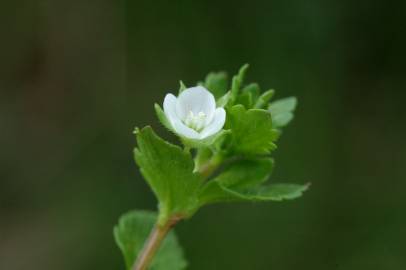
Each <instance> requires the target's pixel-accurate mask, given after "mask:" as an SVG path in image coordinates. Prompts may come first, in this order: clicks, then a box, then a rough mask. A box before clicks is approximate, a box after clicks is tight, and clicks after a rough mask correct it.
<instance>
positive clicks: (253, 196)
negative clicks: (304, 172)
mask: <svg viewBox="0 0 406 270" xmlns="http://www.w3.org/2000/svg"><path fill="white" fill-rule="evenodd" d="M308 187H309V185H308V184H305V185H298V184H271V185H268V186H259V187H254V188H247V189H238V188H233V187H227V186H225V185H224V184H222V183H220V182H218V181H210V182H209V183H208V184H207V185H206V186H205V189H204V190H203V192H202V194H201V195H200V197H199V198H200V204H201V205H205V204H210V203H217V202H238V201H282V200H292V199H296V198H298V197H300V196H301V195H302V194H303V192H304V191H306V190H307V189H308Z"/></svg>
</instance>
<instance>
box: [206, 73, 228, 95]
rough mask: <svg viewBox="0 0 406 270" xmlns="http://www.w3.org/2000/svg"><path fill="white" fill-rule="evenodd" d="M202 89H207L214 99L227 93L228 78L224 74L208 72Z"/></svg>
mask: <svg viewBox="0 0 406 270" xmlns="http://www.w3.org/2000/svg"><path fill="white" fill-rule="evenodd" d="M204 87H206V89H208V90H209V91H210V92H211V93H212V94H213V95H214V97H215V98H216V99H218V98H220V97H221V96H223V95H224V94H225V93H226V92H227V90H228V89H227V88H228V77H227V73H225V72H210V73H209V74H208V75H207V76H206V79H205V81H204Z"/></svg>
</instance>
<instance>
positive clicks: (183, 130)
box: [172, 119, 200, 139]
mask: <svg viewBox="0 0 406 270" xmlns="http://www.w3.org/2000/svg"><path fill="white" fill-rule="evenodd" d="M172 126H173V128H174V129H175V131H176V133H178V134H179V135H181V136H183V137H186V138H189V139H199V137H200V135H199V133H197V131H195V130H194V129H191V128H190V127H187V126H186V125H185V124H183V123H182V122H181V121H180V120H179V119H177V120H176V121H175V122H174V123H172Z"/></svg>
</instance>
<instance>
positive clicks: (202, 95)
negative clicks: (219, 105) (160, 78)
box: [176, 86, 216, 124]
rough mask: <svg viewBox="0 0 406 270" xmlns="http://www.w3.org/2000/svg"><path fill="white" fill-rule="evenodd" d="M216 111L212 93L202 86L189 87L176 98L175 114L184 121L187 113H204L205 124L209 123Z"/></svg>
mask: <svg viewBox="0 0 406 270" xmlns="http://www.w3.org/2000/svg"><path fill="white" fill-rule="evenodd" d="M215 110H216V100H215V99H214V96H213V94H212V93H210V92H209V91H208V90H207V89H206V88H204V87H202V86H196V87H191V88H188V89H186V90H184V91H183V92H182V93H181V94H180V95H179V97H178V100H177V103H176V113H177V115H178V116H179V118H180V119H182V120H185V119H186V117H187V115H188V113H189V112H190V111H192V112H193V113H194V114H196V115H197V114H198V113H200V112H204V113H205V114H206V116H207V118H206V124H208V123H210V122H211V121H212V119H213V116H214V111H215Z"/></svg>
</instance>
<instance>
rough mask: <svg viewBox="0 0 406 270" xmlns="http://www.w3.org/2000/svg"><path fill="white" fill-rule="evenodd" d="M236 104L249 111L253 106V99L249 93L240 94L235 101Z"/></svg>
mask: <svg viewBox="0 0 406 270" xmlns="http://www.w3.org/2000/svg"><path fill="white" fill-rule="evenodd" d="M236 103H237V104H241V105H243V106H244V107H245V108H246V109H251V108H252V106H253V97H252V93H251V92H245V93H241V94H240V95H239V96H238V98H237V101H236Z"/></svg>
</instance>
